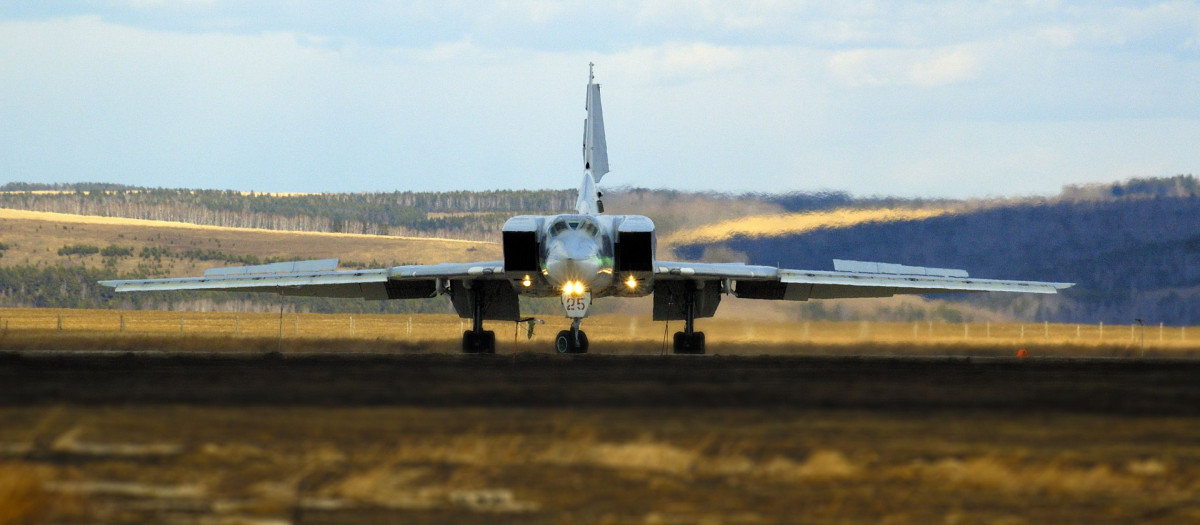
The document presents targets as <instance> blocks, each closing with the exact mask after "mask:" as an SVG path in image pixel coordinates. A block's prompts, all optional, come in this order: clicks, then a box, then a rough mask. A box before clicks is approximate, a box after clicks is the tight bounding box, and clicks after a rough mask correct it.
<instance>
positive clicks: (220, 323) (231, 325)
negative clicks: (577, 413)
mask: <svg viewBox="0 0 1200 525" xmlns="http://www.w3.org/2000/svg"><path fill="white" fill-rule="evenodd" d="M543 321H544V324H538V325H536V326H535V328H534V333H533V336H532V337H529V336H528V331H527V328H528V325H526V324H519V325H518V324H515V323H510V322H498V321H497V322H491V321H489V322H487V323H485V327H486V328H487V329H489V330H494V331H496V334H497V351H498V352H500V353H511V352H514V351H515V352H544V351H549V350H550V349H551V348H552V347H553V338H554V336H555V334H557V333H558V331H559V330H564V329H567V328H569V325H570V323H569V322H568V320H567V319H566V318H560V317H557V316H551V317H547V318H545V319H543ZM469 324H470V323H469V322H468V321H467V320H464V319H460V318H458V317H457V316H455V315H452V314H412V315H407V314H399V315H386V314H304V313H299V314H297V313H290V312H289V313H285V314H283V315H282V316H281V315H280V314H279V313H233V312H165V311H122V310H70V309H36V308H35V309H22V308H8V309H0V349H41V350H70V349H87V350H96V349H111V350H139V349H143V348H144V347H151V348H153V349H160V350H172V349H180V350H189V349H203V350H204V351H216V350H226V351H243V350H246V349H248V348H250V349H268V350H277V349H278V350H285V351H286V350H293V351H301V350H304V351H314V350H316V351H319V350H320V349H322V348H326V347H331V346H333V344H332V343H331V342H332V341H337V345H336V346H337V348H339V351H342V352H353V351H369V352H417V351H421V352H430V351H433V352H457V350H458V346H457V345H458V344H459V342H460V340H461V336H462V332H463V330H466V329H467V328H469ZM697 326H698V328H699V329H701V330H704V332H705V334H706V336H707V342H708V346H709V352H710V353H714V354H726V355H730V354H743V355H744V354H780V355H794V354H821V353H835V354H853V353H855V352H857V351H858V350H857V349H858V348H859V347H862V346H864V345H866V346H868V347H870V348H872V349H873V351H875V352H885V353H888V354H893V355H913V354H918V355H921V354H947V355H1014V354H1015V352H1016V351H1017V350H1018V349H1025V350H1026V351H1027V352H1030V353H1033V354H1035V355H1040V356H1081V357H1082V356H1091V357H1096V356H1130V355H1138V356H1141V355H1145V356H1147V357H1156V356H1157V357H1190V356H1200V328H1195V327H1166V326H1136V325H1135V326H1128V325H1125V326H1122V325H1115V326H1114V325H1107V326H1105V325H1067V324H1049V323H1024V324H1020V323H967V324H952V323H944V322H924V321H922V322H911V323H880V322H827V321H822V322H811V321H799V322H797V321H777V320H758V321H756V320H748V319H737V318H721V317H717V318H714V319H705V320H702V321H700V322H699V323H698V324H697ZM584 328H585V330H586V331H587V333H588V337H589V339H590V340H591V341H592V342H593V344H592V349H591V351H592V353H598V354H623V353H640V354H657V353H661V352H663V351H664V350H665V351H667V352H669V351H670V349H669V344H670V340H671V337H672V336H671V334H673V333H674V332H675V331H678V330H680V329H682V324H681V323H679V322H675V323H663V322H655V321H652V320H650V319H649V317H648V316H645V315H622V314H611V315H597V316H593V317H590V318H588V320H587V322H586V323H585V324H584Z"/></svg>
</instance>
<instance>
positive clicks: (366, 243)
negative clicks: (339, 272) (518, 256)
mask: <svg viewBox="0 0 1200 525" xmlns="http://www.w3.org/2000/svg"><path fill="white" fill-rule="evenodd" d="M0 240H3V242H4V243H5V244H7V245H8V246H9V249H8V250H6V251H5V252H4V256H3V257H2V258H0V264H3V265H14V264H30V265H36V264H42V265H55V264H65V265H83V266H93V267H100V266H103V265H104V260H103V258H102V257H101V256H100V255H98V254H97V255H87V256H77V255H75V256H60V255H58V250H59V249H60V248H62V247H64V246H68V245H79V244H84V245H93V246H97V247H100V248H104V247H106V246H110V245H114V246H120V247H125V248H130V247H131V248H133V249H134V250H133V253H134V254H135V255H134V256H132V257H117V258H115V263H116V268H117V269H118V270H120V271H132V270H134V269H136V268H137V266H138V265H139V264H142V263H145V262H146V261H145V260H143V259H141V258H139V257H137V256H136V254H137V253H139V252H140V251H141V249H142V248H144V247H149V248H166V249H168V250H171V251H172V252H173V253H174V254H179V253H182V252H184V251H186V250H201V251H205V250H214V251H218V252H222V253H226V254H231V255H254V256H256V257H259V258H262V259H266V258H268V257H274V258H280V259H286V260H296V259H322V258H340V259H341V260H342V261H355V262H359V263H368V262H371V261H377V262H379V263H380V264H389V263H401V262H416V263H434V262H454V261H478V260H494V259H498V258H500V247H499V245H497V244H495V243H485V242H474V241H460V240H454V239H423V238H414V237H390V236H379V235H357V234H341V233H317V232H282V231H273V230H254V229H248V228H221V227H215V226H198V225H195V224H188V223H182V222H166V221H147V220H138V219H123V218H114V217H96V216H90V215H68V214H61V213H45V212H32V211H24V210H12V209H4V208H0ZM166 260H167V265H168V273H169V274H170V275H173V276H185V275H197V274H198V273H200V272H202V271H203V270H204V269H205V268H209V267H212V266H219V265H220V263H218V262H214V261H197V260H187V259H180V258H178V257H176V258H167V259H166Z"/></svg>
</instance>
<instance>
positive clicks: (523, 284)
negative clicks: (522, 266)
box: [521, 275, 533, 288]
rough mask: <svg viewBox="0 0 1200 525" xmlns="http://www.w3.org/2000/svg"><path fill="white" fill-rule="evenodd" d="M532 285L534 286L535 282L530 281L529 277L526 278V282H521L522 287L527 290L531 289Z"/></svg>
mask: <svg viewBox="0 0 1200 525" xmlns="http://www.w3.org/2000/svg"><path fill="white" fill-rule="evenodd" d="M532 285H533V280H532V279H530V278H529V276H528V275H526V276H525V280H523V281H521V286H524V287H526V288H529V287H530V286H532Z"/></svg>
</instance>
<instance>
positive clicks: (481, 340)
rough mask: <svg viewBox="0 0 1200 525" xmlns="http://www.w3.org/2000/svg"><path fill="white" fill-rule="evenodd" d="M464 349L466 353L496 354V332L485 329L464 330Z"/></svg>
mask: <svg viewBox="0 0 1200 525" xmlns="http://www.w3.org/2000/svg"><path fill="white" fill-rule="evenodd" d="M462 349H463V353H464V354H494V353H496V332H493V331H491V330H485V331H483V332H478V333H476V332H474V331H472V330H467V331H465V332H463V343H462Z"/></svg>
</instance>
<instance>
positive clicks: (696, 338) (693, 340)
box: [675, 332, 704, 354]
mask: <svg viewBox="0 0 1200 525" xmlns="http://www.w3.org/2000/svg"><path fill="white" fill-rule="evenodd" d="M675 353H676V354H703V353H704V332H692V333H691V335H689V334H686V333H683V332H675Z"/></svg>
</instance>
